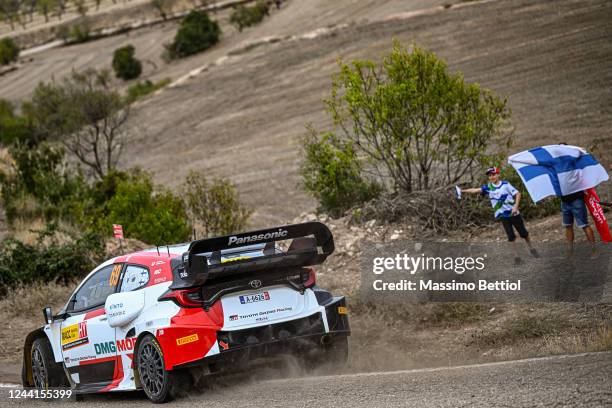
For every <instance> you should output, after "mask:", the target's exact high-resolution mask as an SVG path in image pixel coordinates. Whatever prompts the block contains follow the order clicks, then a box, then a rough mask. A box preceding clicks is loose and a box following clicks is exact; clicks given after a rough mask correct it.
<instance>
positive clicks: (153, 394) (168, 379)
mask: <svg viewBox="0 0 612 408" xmlns="http://www.w3.org/2000/svg"><path fill="white" fill-rule="evenodd" d="M136 362H137V367H138V377H139V378H140V384H141V386H142V389H143V390H144V392H145V394H147V397H149V399H150V400H151V401H153V402H154V403H157V404H161V403H164V402H168V401H171V400H172V399H174V398H175V397H176V396H178V394H179V393H180V392H181V391H183V390H184V388H181V387H183V386H184V385H185V384H186V381H185V380H186V379H187V376H186V374H187V373H185V372H183V371H175V370H172V371H169V370H166V368H165V366H164V354H163V352H162V349H161V347H160V346H159V343H158V342H157V340H155V337H153V336H151V335H147V336H145V337H144V338H143V339H142V340H141V341H140V343H139V344H138V350H137V352H136Z"/></svg>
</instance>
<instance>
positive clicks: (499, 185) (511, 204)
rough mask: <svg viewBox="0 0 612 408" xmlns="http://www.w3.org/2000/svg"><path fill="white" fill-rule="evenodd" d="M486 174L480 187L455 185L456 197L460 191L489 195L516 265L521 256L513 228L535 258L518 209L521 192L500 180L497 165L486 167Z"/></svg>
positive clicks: (536, 254) (536, 252)
mask: <svg viewBox="0 0 612 408" xmlns="http://www.w3.org/2000/svg"><path fill="white" fill-rule="evenodd" d="M487 176H488V178H489V183H488V184H485V185H483V186H482V187H480V188H466V189H461V188H459V186H456V187H455V189H456V193H457V198H459V199H460V198H461V193H467V194H482V195H484V196H487V197H489V199H490V200H491V206H492V207H493V210H494V211H495V219H497V220H499V221H500V222H501V224H502V226H503V228H504V231H505V232H506V236H507V237H508V241H509V242H510V243H511V244H512V251H513V253H514V263H515V264H516V265H519V264H520V263H521V257H520V256H519V255H518V248H517V247H516V234H515V233H514V230H515V229H516V232H518V234H519V236H520V237H521V238H523V239H524V240H525V243H526V244H527V246H528V247H529V251H530V252H531V254H532V255H533V256H534V257H535V258H537V257H538V256H539V254H538V251H536V249H535V248H534V247H533V245H532V244H531V240H530V239H529V232H528V231H527V228H525V221H523V217H522V216H521V214H520V211H519V204H520V202H521V193H520V192H519V191H518V190H517V189H516V188H514V187H513V186H512V184H510V183H508V182H507V181H505V180H500V177H499V167H490V168H488V169H487Z"/></svg>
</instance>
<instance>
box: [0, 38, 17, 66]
mask: <svg viewBox="0 0 612 408" xmlns="http://www.w3.org/2000/svg"><path fill="white" fill-rule="evenodd" d="M18 57H19V47H18V46H17V44H16V43H15V41H13V39H12V38H3V39H1V40H0V65H8V64H10V63H11V62H15V61H17V58H18Z"/></svg>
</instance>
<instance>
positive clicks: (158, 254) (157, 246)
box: [155, 245, 160, 256]
mask: <svg viewBox="0 0 612 408" xmlns="http://www.w3.org/2000/svg"><path fill="white" fill-rule="evenodd" d="M155 247H156V248H157V256H160V253H159V245H155Z"/></svg>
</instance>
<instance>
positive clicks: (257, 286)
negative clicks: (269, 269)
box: [249, 279, 261, 289]
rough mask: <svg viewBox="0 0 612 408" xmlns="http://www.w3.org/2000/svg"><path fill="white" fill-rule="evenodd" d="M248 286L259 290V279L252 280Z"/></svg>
mask: <svg viewBox="0 0 612 408" xmlns="http://www.w3.org/2000/svg"><path fill="white" fill-rule="evenodd" d="M249 285H250V286H251V287H252V288H253V289H259V288H261V281H260V280H259V279H254V280H252V281H250V282H249Z"/></svg>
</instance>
